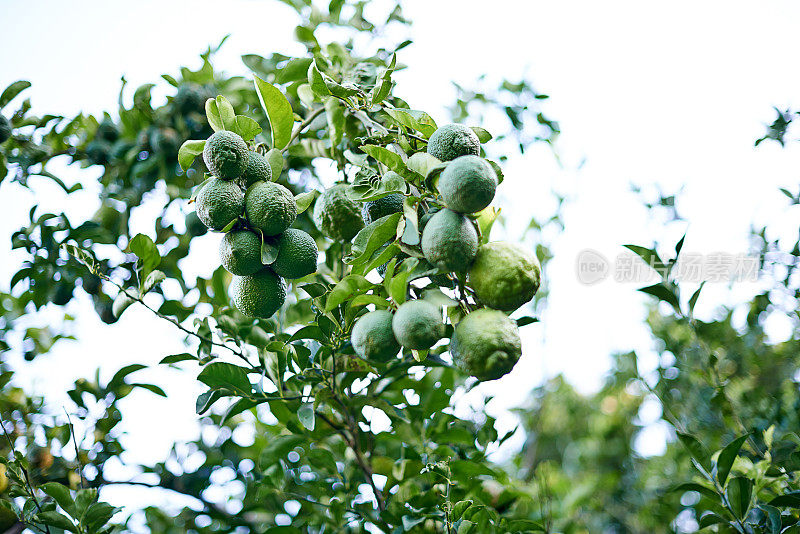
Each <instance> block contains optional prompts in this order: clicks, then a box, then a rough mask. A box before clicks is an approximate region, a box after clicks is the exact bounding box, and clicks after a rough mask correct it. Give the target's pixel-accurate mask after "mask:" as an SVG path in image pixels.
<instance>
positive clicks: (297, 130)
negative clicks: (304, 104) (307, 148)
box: [282, 107, 325, 152]
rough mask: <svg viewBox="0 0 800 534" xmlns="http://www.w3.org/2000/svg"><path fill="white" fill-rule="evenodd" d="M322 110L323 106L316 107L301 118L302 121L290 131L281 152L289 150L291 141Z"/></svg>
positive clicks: (321, 112)
mask: <svg viewBox="0 0 800 534" xmlns="http://www.w3.org/2000/svg"><path fill="white" fill-rule="evenodd" d="M324 112H325V108H324V107H321V108H317V109H315V110H314V111H312V112H311V114H309V116H308V117H306V118H305V119H304V120H303V122H301V123H300V126H298V127H297V129H296V130H295V131H294V132H292V136H291V137H290V138H289V141H288V142H287V143H286V146H285V147H284V149H283V150H282V152H286V151H287V150H289V145H291V144H292V142H293V141H294V140H295V139H297V137H298V136H299V135H300V134H301V133H302V132H303V130H305V129H306V128H307V127H308V126H309V125H310V124H311V123H312V122H314V119H316V118H317V117H319V116H320V115H322V114H323V113H324Z"/></svg>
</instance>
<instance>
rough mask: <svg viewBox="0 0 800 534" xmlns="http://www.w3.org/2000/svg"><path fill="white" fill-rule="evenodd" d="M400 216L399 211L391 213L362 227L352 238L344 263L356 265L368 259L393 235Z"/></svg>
mask: <svg viewBox="0 0 800 534" xmlns="http://www.w3.org/2000/svg"><path fill="white" fill-rule="evenodd" d="M400 217H402V214H401V213H392V214H391V215H387V216H385V217H381V218H380V219H378V220H377V221H375V222H373V223H370V224H368V225H367V226H365V227H364V228H362V229H361V230H360V231H359V232H358V234H356V237H355V238H353V245H352V248H351V250H350V254H348V255H347V256H346V257H345V258H344V261H345V263H349V264H356V265H357V264H360V263H364V262H366V261H368V260H369V258H370V257H371V256H372V254H373V253H374V252H375V251H376V250H378V249H379V248H380V247H381V246H382V245H383V244H384V243H386V242H387V241H389V240H390V239H392V238H393V237H394V236H395V234H396V232H397V223H398V222H399V221H400Z"/></svg>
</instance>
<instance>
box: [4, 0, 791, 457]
mask: <svg viewBox="0 0 800 534" xmlns="http://www.w3.org/2000/svg"><path fill="white" fill-rule="evenodd" d="M375 3H376V4H377V7H380V6H381V5H382V4H383V3H382V2H375ZM407 4H408V5H407V7H406V16H407V17H408V18H410V19H411V20H413V21H414V26H413V28H412V30H411V37H412V38H413V39H414V42H415V44H414V45H412V46H410V47H408V48H406V49H405V50H403V51H402V52H401V54H400V60H401V61H402V62H404V63H406V64H408V65H410V66H411V67H410V68H409V69H408V70H407V71H404V72H403V73H400V74H398V76H397V77H396V79H397V80H398V82H399V87H398V89H397V91H398V94H400V95H402V96H403V97H404V98H405V99H406V100H407V101H409V102H410V103H411V105H412V107H416V108H419V109H425V110H426V111H429V112H430V113H431V114H432V115H433V116H434V118H435V119H437V120H438V121H439V122H440V123H442V122H443V121H444V120H445V118H446V116H445V114H444V112H443V110H444V107H445V106H446V105H448V104H449V103H450V102H451V101H452V98H453V90H452V88H451V85H450V84H451V81H455V82H457V83H459V84H461V85H463V86H467V87H470V86H473V85H474V83H475V80H476V78H477V77H478V76H479V75H481V74H488V75H489V77H490V78H500V77H508V78H511V79H515V78H519V77H520V76H526V77H528V78H529V79H530V80H532V81H533V82H534V84H535V85H536V87H537V88H538V89H539V90H540V91H542V92H545V93H547V94H549V95H551V99H550V100H549V101H548V102H547V104H546V108H545V109H546V112H547V113H548V114H549V115H550V116H551V117H552V118H554V119H556V120H558V121H559V122H560V124H561V127H562V131H563V132H564V133H563V135H562V136H561V138H560V140H559V142H558V146H557V150H558V153H559V155H560V157H561V166H559V164H558V162H557V161H556V159H555V158H554V157H553V156H552V154H551V153H550V152H549V149H547V148H546V147H544V146H542V147H539V148H536V149H533V150H531V151H530V152H529V153H527V154H526V155H525V156H524V157H522V158H516V159H515V160H513V161H511V162H509V164H508V165H507V166H506V168H505V175H506V181H505V182H504V183H503V185H502V186H501V188H500V194H499V196H498V198H497V199H496V204H497V205H500V206H502V207H503V210H504V213H505V214H506V215H507V216H508V221H507V225H506V227H505V228H504V229H501V230H500V231H498V235H497V237H505V238H507V239H513V240H518V239H519V237H520V236H521V233H522V230H523V228H524V227H525V225H526V224H527V221H528V220H529V219H530V216H531V215H533V214H539V215H541V214H547V213H549V210H551V209H552V200H551V198H552V197H551V195H550V191H551V190H557V191H560V192H562V193H567V194H569V196H570V198H571V200H570V202H569V204H568V206H567V209H566V212H565V220H566V226H567V228H566V231H565V233H564V234H563V236H561V237H560V238H559V240H558V241H557V243H556V246H555V249H554V252H555V259H554V260H553V262H552V263H551V265H550V269H549V279H550V284H551V290H552V291H551V297H550V300H549V309H548V311H547V312H546V315H545V316H544V317H543V318H542V319H543V322H542V323H540V324H536V325H532V326H528V327H526V328H525V329H524V341H525V354H524V356H523V359H522V360H521V362H520V363H519V364H518V365H517V367H516V368H515V370H514V371H513V372H512V373H511V374H510V375H509V376H507V377H505V378H503V379H502V380H500V381H498V382H497V383H494V384H488V385H486V386H485V387H483V391H487V392H488V391H491V392H496V393H498V395H499V397H498V398H497V399H496V401H495V404H494V405H493V410H492V411H493V412H494V413H502V408H504V407H509V406H514V405H518V404H519V403H521V402H523V401H524V399H525V397H526V394H527V392H528V391H529V390H530V388H532V387H534V386H536V385H537V384H539V383H540V382H541V380H542V378H543V377H545V376H551V375H553V374H555V373H558V372H564V373H565V374H566V375H567V376H568V378H569V379H570V380H571V381H572V382H573V383H575V384H576V385H578V386H579V387H580V388H581V389H583V390H592V389H594V388H596V387H597V386H598V385H599V384H600V382H601V380H602V377H603V373H604V372H605V370H606V369H607V368H608V364H609V361H610V360H609V355H610V354H612V353H613V352H615V351H622V350H630V349H637V350H640V351H642V354H644V355H646V356H647V355H652V351H651V347H652V343H651V341H650V338H649V336H648V335H647V331H646V330H645V329H644V328H643V326H642V320H643V318H644V316H645V313H646V310H645V306H644V304H645V302H646V300H645V299H644V298H643V297H642V296H641V295H640V294H638V293H636V292H635V289H636V288H637V287H639V286H638V285H634V284H620V283H615V282H613V281H605V282H603V283H600V284H598V285H595V286H591V287H587V286H584V285H581V284H580V283H578V281H577V279H576V276H575V260H576V257H577V254H578V253H579V252H580V251H581V250H583V249H587V248H590V249H595V250H597V251H600V252H601V253H602V254H604V255H605V256H606V257H609V258H613V257H615V256H616V255H617V254H619V252H620V251H621V245H623V244H625V243H637V244H650V243H651V242H652V241H653V240H654V239H658V240H660V241H662V242H664V243H666V244H668V245H669V244H674V242H675V241H677V239H678V238H679V237H680V235H681V234H682V232H683V230H684V228H678V227H671V228H670V229H669V230H668V231H667V230H665V229H664V227H663V224H662V223H663V221H659V220H654V219H653V218H651V217H649V216H648V214H647V213H646V211H645V210H644V208H643V207H642V206H641V205H640V203H639V201H638V200H637V199H636V198H635V197H634V196H633V195H631V194H630V193H629V185H630V184H631V183H636V184H639V185H641V186H643V187H646V188H648V187H649V188H653V187H655V186H658V187H661V188H662V189H663V190H665V191H667V192H674V191H678V190H679V189H680V188H681V187H683V194H682V196H681V202H680V208H681V212H682V213H683V214H684V215H685V216H686V217H687V218H688V220H689V226H688V230H689V233H688V237H687V240H686V246H685V248H684V250H685V251H690V252H704V253H709V252H716V251H723V252H729V253H739V252H745V251H746V250H747V230H748V228H749V226H750V224H751V223H752V222H753V221H755V222H756V223H758V224H764V223H773V224H776V225H780V226H781V227H783V228H791V226H792V225H791V224H790V223H795V224H794V227H795V228H796V222H797V218H798V212H797V211H789V210H787V209H785V206H786V202H785V198H784V197H783V196H782V195H781V194H780V193H779V192H778V190H777V188H778V187H781V186H782V187H787V188H789V189H795V188H796V184H797V178H798V168H800V151H798V149H797V148H794V145H790V146H789V147H788V148H786V149H781V148H780V147H779V146H778V145H776V144H774V143H772V144H770V143H768V144H764V145H762V146H761V147H760V148H758V149H754V147H753V141H754V140H755V139H756V138H757V137H760V136H761V135H762V134H763V131H764V123H766V122H769V121H771V120H772V118H773V111H772V106H778V107H787V106H789V105H791V104H795V105H798V100H799V99H800V71H798V69H796V68H794V67H793V65H795V63H796V59H797V58H796V51H797V50H798V49H800V46H799V45H800V34H798V33H797V32H793V31H789V28H788V27H787V26H786V21H792V20H798V19H800V4H797V3H796V2H790V1H770V2H761V3H759V4H758V5H756V4H753V3H750V2H743V1H706V2H695V1H685V0H679V1H676V2H670V3H669V4H664V3H656V2H643V1H641V0H631V1H606V2H596V1H591V0H586V1H564V2H541V1H527V2H521V1H517V2H514V1H510V0H495V1H494V2H492V3H491V8H488V6H487V4H486V2H477V1H474V0H448V1H444V0H439V1H437V2H407ZM222 6H224V8H223V7H222ZM0 20H5V21H15V23H14V24H5V25H4V31H3V32H4V42H5V43H7V44H8V43H12V44H13V46H15V47H19V49H20V52H19V53H13V54H9V53H6V54H4V57H3V59H2V63H0V87H5V86H6V85H7V84H8V83H10V82H12V81H14V80H17V79H28V80H30V81H31V82H33V88H32V89H31V90H29V91H28V92H27V95H28V96H29V97H31V98H32V99H33V103H34V110H35V111H38V112H40V113H61V114H65V115H70V114H74V113H76V112H78V111H80V110H83V111H86V112H92V113H99V112H101V111H103V110H109V109H115V107H116V100H117V92H118V89H119V79H120V77H121V76H122V75H123V74H124V75H125V76H126V77H127V78H128V80H129V81H130V83H131V86H132V87H135V86H137V85H139V84H141V83H147V82H155V81H158V79H159V78H158V77H159V75H160V74H161V73H164V72H175V71H176V69H177V67H178V66H179V65H182V64H189V65H191V66H195V65H196V64H197V62H198V59H197V54H198V53H199V52H201V51H202V50H203V49H205V48H206V47H207V46H208V45H209V44H211V43H217V42H219V40H220V39H221V38H222V37H223V36H224V35H225V34H227V33H231V34H232V37H231V38H230V39H229V40H228V42H227V43H226V44H225V46H224V48H223V50H222V51H221V53H220V54H219V55H218V56H217V58H216V62H215V64H216V66H217V67H218V68H222V69H224V70H226V71H228V72H231V73H242V74H244V73H245V68H244V66H243V65H242V64H241V61H240V60H239V56H240V55H241V54H244V53H260V54H264V55H267V54H269V53H271V52H272V51H281V52H284V53H288V54H291V53H301V52H302V50H301V49H299V48H298V46H297V45H295V44H293V43H292V34H293V28H294V26H295V25H296V20H295V19H294V17H293V13H292V12H291V10H290V9H289V8H288V7H286V6H284V5H282V4H280V3H278V2H271V1H245V0H238V1H227V2H224V3H223V2H218V1H217V2H210V1H206V0H196V1H195V2H192V3H191V4H186V3H183V2H163V1H162V2H156V1H152V0H142V1H140V2H138V3H137V4H136V8H132V6H131V5H130V3H118V2H105V1H100V0H93V1H85V2H82V3H81V6H80V8H79V9H76V8H75V6H74V5H72V4H70V3H64V2H58V1H55V0H40V1H38V2H11V1H9V0H6V1H4V2H0ZM488 127H489V129H490V130H491V129H492V128H491V125H488ZM489 150H490V151H491V146H490V148H489ZM93 172H94V171H91V170H90V171H83V172H81V173H78V172H76V171H73V172H69V173H68V174H67V176H70V177H72V176H79V175H80V176H81V181H82V182H83V183H84V184H90V183H91V176H92V173H93ZM34 184H35V186H36V187H37V189H36V194H35V195H34V194H33V193H31V192H30V191H26V190H24V189H22V188H20V187H18V186H17V185H15V184H12V183H8V182H6V183H3V184H2V188H0V212H2V213H3V214H4V216H3V217H2V218H1V219H0V242H2V243H5V245H4V246H5V247H6V248H5V250H8V247H9V236H10V234H11V232H12V231H13V230H15V229H17V228H18V227H19V226H21V225H22V224H24V222H25V221H26V216H27V211H28V209H29V207H30V206H31V205H32V204H33V203H34V202H39V203H40V205H41V206H42V209H49V210H60V209H66V210H67V213H68V214H69V215H70V216H71V217H74V220H80V219H81V218H84V217H88V216H90V215H91V214H92V213H93V212H94V209H95V208H96V205H97V201H96V199H95V198H94V196H95V194H96V190H93V189H91V188H88V191H87V192H86V193H81V194H79V195H73V196H74V197H76V201H75V203H74V204H72V205H71V206H69V207H67V208H64V207H63V200H64V195H63V193H60V192H59V190H57V189H56V188H53V187H51V186H49V185H48V184H46V183H45V182H44V181H42V182H41V183H36V182H34ZM145 211H147V210H142V212H141V213H137V214H136V220H135V223H136V224H139V228H137V230H138V231H142V232H145V233H150V232H152V230H151V228H152V224H151V222H150V220H151V219H150V218H149V217H150V216H151V215H152V214H153V213H155V212H154V211H150V212H149V213H145ZM791 237H792V236H791V234H790V233H787V239H788V238H791ZM217 240H218V236H213V235H211V236H208V237H206V238H204V240H203V243H202V245H201V246H198V247H197V249H196V250H193V252H192V255H191V261H190V262H189V263H188V264H185V265H186V269H192V270H197V272H202V273H208V272H210V271H211V269H212V268H213V266H215V265H216V264H217V261H218V260H217V257H216V252H215V249H216V246H217ZM10 258H11V259H10V260H4V261H3V262H2V264H0V284H2V286H3V287H4V289H5V288H6V287H7V284H8V281H9V279H10V276H11V273H13V272H14V271H15V270H16V265H17V262H18V261H19V259H20V256H19V255H16V254H12V255H11V256H10ZM693 289H694V288H693V287H690V288H688V289H687V291H689V292H691V291H692V290H693ZM751 289H752V288H747V287H743V288H741V290H739V291H737V292H735V293H734V294H730V293H729V292H728V291H727V290H726V288H725V287H724V286H722V285H717V286H707V292H706V293H705V295H704V297H703V298H701V299H700V302H699V304H698V310H699V315H700V317H709V316H710V315H711V314H712V313H713V311H714V309H715V307H716V306H718V305H719V304H722V303H726V302H727V303H730V302H736V301H737V299H741V298H743V297H744V296H746V295H747V294H748V292H749V291H750V290H751ZM88 306H89V304H88V299H87V300H86V301H84V302H83V303H82V304H80V305H76V306H75V307H74V308H73V309H72V310H73V311H74V312H75V313H76V314H77V315H78V322H77V326H76V330H75V334H76V335H77V336H78V338H79V341H78V342H75V343H62V344H60V345H59V346H58V348H57V349H56V350H55V351H53V353H52V354H51V355H48V356H46V357H43V358H38V359H37V360H36V361H35V362H34V363H33V364H32V365H28V366H26V367H25V369H23V370H22V372H21V376H22V377H23V378H24V380H26V381H28V382H29V383H32V384H36V386H37V388H38V389H39V390H40V391H43V392H45V391H46V392H47V393H48V395H49V396H50V397H51V398H52V399H53V401H54V402H55V403H59V402H61V400H62V399H63V398H64V395H63V393H62V392H63V391H64V390H65V389H66V387H67V386H68V385H69V384H71V383H72V381H73V380H74V379H75V378H77V377H79V376H88V375H89V374H90V373H92V372H93V371H94V369H95V368H96V367H97V366H98V365H101V366H102V368H103V375H109V374H110V373H111V372H113V370H115V369H117V368H119V367H120V366H122V365H124V364H127V363H133V362H142V363H147V364H154V363H155V362H157V361H158V360H159V359H160V358H162V357H163V356H164V355H166V354H171V353H174V352H182V348H181V336H180V335H179V332H178V331H177V330H175V329H174V328H172V327H171V326H170V325H169V324H167V323H164V322H163V321H159V320H158V319H157V318H155V317H152V316H151V315H149V314H148V312H147V311H146V310H142V309H136V308H135V307H134V308H131V309H130V310H128V312H126V314H125V316H124V317H123V318H122V320H121V321H120V322H119V323H117V324H116V325H114V326H110V327H108V326H105V325H102V324H101V323H100V322H99V320H97V319H96V318H95V317H94V316H93V314H87V313H86V311H87V310H88ZM772 327H773V328H772V332H773V334H774V337H775V338H776V339H781V338H784V337H786V336H788V335H789V334H790V330H789V328H790V325H789V324H788V323H786V324H784V323H782V322H780V321H776V322H775V324H773V325H772ZM576 334H577V335H576ZM9 357H10V359H11V360H12V361H17V360H18V359H19V358H18V357H17V355H10V356H9ZM650 363H652V361H650ZM146 377H151V378H152V380H154V381H155V382H157V383H159V384H161V385H163V386H165V388H166V390H167V391H168V392H170V393H171V395H170V398H169V400H162V399H155V398H153V396H152V395H150V394H145V393H143V394H141V395H131V397H130V398H129V399H126V404H128V405H132V404H133V403H135V404H136V406H135V407H134V408H133V409H131V410H128V411H126V413H125V418H126V420H125V425H126V429H128V431H129V432H130V433H131V440H130V441H129V443H130V445H131V452H130V455H129V457H128V458H129V459H130V460H132V461H143V462H149V461H151V460H155V459H158V458H161V457H162V456H163V454H164V453H165V452H166V450H167V449H168V447H169V445H170V443H171V442H172V440H175V439H178V440H180V439H188V438H191V437H192V436H193V435H194V434H195V432H196V426H195V421H196V416H195V414H194V398H195V394H196V392H197V387H196V386H195V385H194V383H193V371H188V372H184V373H180V372H176V371H166V370H163V369H160V370H152V371H151V370H148V371H143V372H141V377H140V378H146ZM56 405H57V404H56ZM643 415H644V416H646V414H643ZM650 415H651V416H652V415H653V414H650ZM655 415H657V413H656V414H655ZM645 418H647V417H645ZM503 421H504V422H503V424H504V425H506V427H507V426H508V425H512V424H513V420H511V419H510V418H508V417H504V418H503ZM143 441H146V444H144V443H143ZM660 443H661V441H660V440H659V439H658V438H657V437H656V435H655V434H654V435H653V436H652V439H648V440H644V441H643V442H642V443H641V447H642V449H643V452H658V451H659V450H660V447H661V445H660Z"/></svg>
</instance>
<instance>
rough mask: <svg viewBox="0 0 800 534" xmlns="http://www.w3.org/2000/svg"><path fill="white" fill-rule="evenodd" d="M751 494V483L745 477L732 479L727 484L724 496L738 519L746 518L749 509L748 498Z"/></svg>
mask: <svg viewBox="0 0 800 534" xmlns="http://www.w3.org/2000/svg"><path fill="white" fill-rule="evenodd" d="M752 493H753V481H752V480H750V479H749V478H747V477H734V478H732V479H731V480H730V482H728V487H727V489H726V490H725V494H726V495H727V497H728V502H729V503H730V505H731V509H732V511H733V513H734V514H735V515H736V517H738V518H739V519H743V518H744V517H745V516H747V512H748V510H749V509H750V498H751V496H752Z"/></svg>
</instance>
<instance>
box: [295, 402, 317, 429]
mask: <svg viewBox="0 0 800 534" xmlns="http://www.w3.org/2000/svg"><path fill="white" fill-rule="evenodd" d="M297 418H298V419H300V423H301V424H302V425H303V426H304V427H306V428H307V429H308V430H311V431H312V432H313V430H314V426H315V425H314V423H315V422H316V417H315V416H314V405H313V404H311V403H309V402H306V403H303V404H301V405H300V408H299V409H298V410H297Z"/></svg>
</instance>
